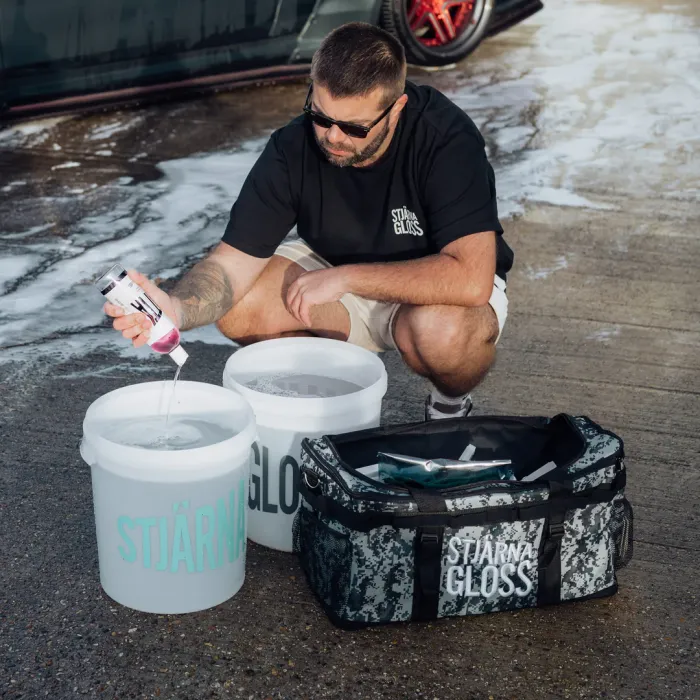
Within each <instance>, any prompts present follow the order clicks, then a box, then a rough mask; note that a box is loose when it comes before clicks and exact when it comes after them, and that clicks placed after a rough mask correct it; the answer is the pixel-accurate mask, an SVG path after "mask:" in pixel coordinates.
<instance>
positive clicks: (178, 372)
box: [165, 366, 182, 445]
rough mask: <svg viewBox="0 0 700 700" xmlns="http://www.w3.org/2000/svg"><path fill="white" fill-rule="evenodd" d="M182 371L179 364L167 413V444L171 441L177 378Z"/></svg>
mask: <svg viewBox="0 0 700 700" xmlns="http://www.w3.org/2000/svg"><path fill="white" fill-rule="evenodd" d="M181 371H182V366H179V367H178V368H177V369H176V370H175V379H173V392H172V394H170V401H168V412H167V413H166V414H165V444H166V445H167V444H168V442H169V441H170V432H169V426H170V414H171V413H172V411H173V401H174V400H175V392H176V390H177V380H178V379H179V378H180V372H181Z"/></svg>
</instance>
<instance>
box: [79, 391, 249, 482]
mask: <svg viewBox="0 0 700 700" xmlns="http://www.w3.org/2000/svg"><path fill="white" fill-rule="evenodd" d="M170 383H171V382H170V380H167V379H165V380H158V381H151V382H139V383H138V384H129V385H128V386H124V387H119V388H118V389H113V390H112V391H109V392H107V393H106V394H102V396H100V397H98V398H97V399H95V400H94V401H93V402H92V403H91V404H90V406H88V409H87V411H86V412H85V417H84V419H83V437H82V440H81V444H80V451H81V454H82V456H83V458H84V459H85V461H86V462H88V463H89V464H91V461H90V459H89V457H88V454H87V453H92V454H96V453H102V454H103V453H104V451H105V450H108V451H109V452H110V456H111V458H112V459H111V460H110V461H113V462H116V461H119V460H121V459H124V460H129V459H136V460H140V459H144V458H146V457H147V458H148V460H149V464H148V467H147V468H148V469H153V470H154V471H157V472H159V473H160V472H162V471H163V470H165V469H167V470H169V471H171V472H186V471H192V470H193V469H196V470H197V471H198V472H205V471H206V467H202V466H201V465H199V463H198V462H197V458H198V457H204V456H215V455H216V454H217V453H221V454H222V455H223V454H227V455H231V454H234V453H235V452H237V451H241V452H245V451H247V450H250V447H251V445H252V444H253V442H255V440H256V439H257V425H256V421H255V413H254V411H253V408H252V406H251V405H250V403H249V402H248V401H247V400H246V399H245V397H242V396H238V397H236V400H235V403H237V404H238V405H239V407H240V409H241V410H242V411H243V413H244V414H245V427H244V428H243V429H242V430H240V431H239V432H237V433H235V434H234V435H232V436H231V437H230V438H227V439H226V440H222V441H221V442H216V443H214V444H212V445H205V446H203V447H193V448H188V449H184V450H152V449H149V448H146V447H137V446H134V445H123V444H121V443H118V442H114V441H112V440H110V439H109V438H107V437H104V436H103V435H102V434H100V433H99V432H98V431H97V430H95V429H94V427H93V426H92V425H91V423H92V422H93V421H94V420H95V414H96V413H97V411H99V409H100V408H102V407H103V406H104V405H105V404H107V403H109V401H110V400H113V399H114V397H115V396H116V395H117V394H121V395H124V394H129V393H139V392H140V391H143V390H144V389H148V388H151V389H155V388H156V387H158V389H159V390H161V389H162V388H163V387H164V386H165V385H168V384H170ZM192 385H196V386H197V387H200V388H201V387H206V388H207V389H208V390H212V391H215V392H217V393H218V392H221V391H224V392H226V400H230V399H229V395H231V394H232V392H231V391H229V390H227V389H225V388H224V387H221V386H219V385H218V384H209V383H207V382H195V381H191V380H179V381H178V389H179V388H180V386H183V388H184V387H187V386H192ZM222 396H223V395H222ZM234 396H235V394H234ZM138 417H139V416H136V418H138ZM88 446H89V447H88ZM86 447H87V449H86ZM94 461H98V460H97V458H96V457H95V459H94ZM91 466H93V465H92V464H91ZM120 471H121V470H120ZM124 471H131V468H130V467H128V466H126V465H125V467H124Z"/></svg>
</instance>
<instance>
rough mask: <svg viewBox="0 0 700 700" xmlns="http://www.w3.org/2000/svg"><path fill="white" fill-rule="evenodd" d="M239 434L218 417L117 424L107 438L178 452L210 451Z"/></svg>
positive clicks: (156, 419) (110, 430) (147, 448)
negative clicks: (200, 449) (207, 448)
mask: <svg viewBox="0 0 700 700" xmlns="http://www.w3.org/2000/svg"><path fill="white" fill-rule="evenodd" d="M235 434H236V433H235V431H234V430H233V429H232V428H230V427H227V426H225V425H222V424H221V423H220V422H217V421H216V420H215V417H211V418H207V417H206V416H205V417H201V416H200V417H198V418H186V417H181V416H177V417H172V418H170V420H169V421H168V425H167V432H166V417H165V416H153V417H149V418H136V419H130V420H125V421H119V422H113V423H111V424H110V426H109V429H108V430H105V431H104V432H103V435H105V437H107V438H108V439H109V440H111V441H112V442H116V443H118V444H120V445H126V446H128V447H141V448H143V449H146V450H160V451H175V450H192V449H196V448H198V447H209V446H210V445H215V444H217V443H219V442H223V441H224V440H228V439H230V438H232V437H233V436H234V435H235Z"/></svg>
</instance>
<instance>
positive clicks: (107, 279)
mask: <svg viewBox="0 0 700 700" xmlns="http://www.w3.org/2000/svg"><path fill="white" fill-rule="evenodd" d="M95 284H96V285H97V288H98V289H99V290H100V292H101V293H102V295H103V296H105V297H106V298H107V300H108V301H109V302H110V303H112V304H115V305H116V306H120V307H121V308H122V309H123V310H124V313H127V314H132V313H134V312H140V313H142V314H144V315H145V316H147V317H148V318H149V319H150V321H151V323H152V324H153V328H151V334H150V337H149V339H148V345H149V346H150V347H151V349H152V350H155V352H157V353H159V354H161V355H170V357H171V358H172V360H173V362H175V363H176V364H177V365H178V366H179V367H182V365H184V364H185V362H186V361H187V358H188V357H189V355H188V354H187V353H186V352H185V350H184V348H183V347H182V346H181V345H180V331H179V330H178V329H177V328H176V327H175V325H174V324H173V322H172V321H171V320H170V319H169V318H168V317H167V316H166V315H165V314H164V313H163V311H162V310H161V309H160V308H159V307H158V305H157V304H156V303H155V302H154V301H153V299H151V298H150V297H149V296H148V294H146V292H144V291H143V289H142V288H141V287H140V286H139V285H138V284H136V282H134V281H133V280H132V279H131V278H130V277H129V275H128V274H127V272H126V270H125V269H124V267H123V266H122V265H120V264H119V263H117V264H116V265H114V266H113V267H112V268H110V270H109V271H108V272H106V273H105V274H104V275H102V277H100V279H98V280H97V282H96V283H95Z"/></svg>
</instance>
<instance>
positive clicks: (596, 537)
mask: <svg viewBox="0 0 700 700" xmlns="http://www.w3.org/2000/svg"><path fill="white" fill-rule="evenodd" d="M611 515H612V503H598V504H593V505H590V506H587V507H586V508H581V509H579V510H572V511H569V512H568V513H567V517H566V520H565V521H564V537H563V538H562V541H561V599H562V600H575V599H576V598H582V597H583V596H587V595H591V594H592V593H596V592H598V591H602V590H603V589H605V588H608V587H609V586H612V585H613V583H615V569H614V567H613V557H614V548H613V543H612V539H611V537H610V518H611Z"/></svg>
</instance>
